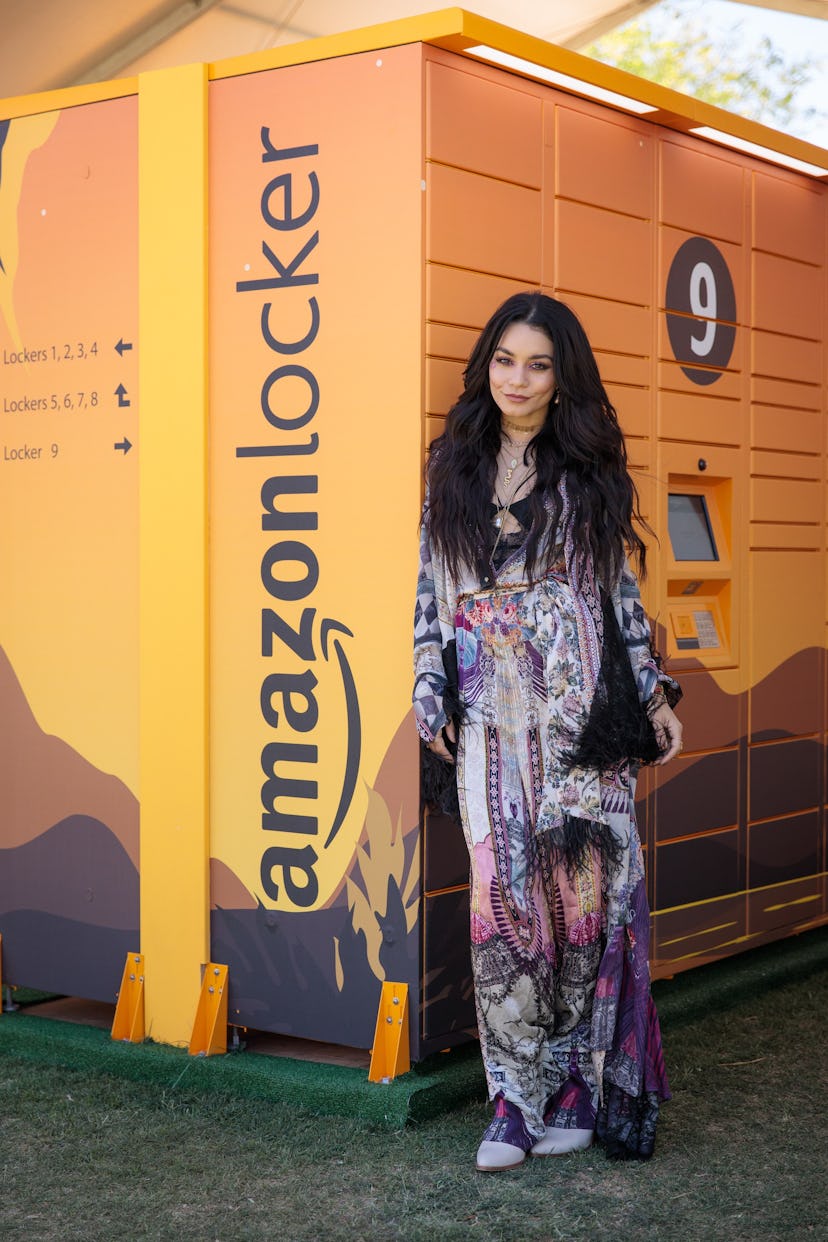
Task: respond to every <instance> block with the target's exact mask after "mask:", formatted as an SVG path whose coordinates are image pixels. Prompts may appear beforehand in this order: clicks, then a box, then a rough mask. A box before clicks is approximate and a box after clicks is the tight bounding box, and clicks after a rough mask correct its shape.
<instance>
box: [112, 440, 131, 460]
mask: <svg viewBox="0 0 828 1242" xmlns="http://www.w3.org/2000/svg"><path fill="white" fill-rule="evenodd" d="M112 447H113V448H114V449H120V450H121V451H122V453H123V455H124V457H126V455H127V453H128V452H129V450H130V449H131V448H132V445H131V444H130V442H129V440H128V439H127V438H126V436H124V438H123V440H121V441H120V443H119V444H113V445H112Z"/></svg>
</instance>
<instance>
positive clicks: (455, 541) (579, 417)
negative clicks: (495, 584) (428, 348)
mask: <svg viewBox="0 0 828 1242" xmlns="http://www.w3.org/2000/svg"><path fill="white" fill-rule="evenodd" d="M514 323H525V324H528V325H530V326H531V327H533V328H539V329H540V330H541V331H542V332H545V333H546V335H547V336H548V337H549V339H550V341H551V342H552V365H553V371H554V375H555V384H556V393H555V395H554V397H553V400H552V402H551V403H550V405H549V410H548V412H547V416H546V420H545V422H544V424H543V426H542V427H541V428H540V430H539V431H538V432H537V433H536V434H535V436H534V437H533V439H532V441H531V446H532V448H533V450H534V459H535V460H534V465H535V470H536V481H535V486H534V489H533V490H532V492H531V494H530V498H529V512H530V516H531V522H530V526H529V530H528V535H527V542H526V550H525V558H526V570H527V575H528V577H529V579H530V580H533V581H534V580H537V579H538V578H540V577H542V576H543V574H544V573H545V572H546V571H547V570H548V569H549V567H550V562H551V560H552V558H553V556H554V553H555V543H556V541H555V540H554V539H552V540H546V541H544V539H543V535H544V533H545V531H546V529H547V527H548V524H549V513H548V510H547V507H546V502H547V501H548V502H549V503H550V504H551V506H552V520H553V524H554V526H555V527H557V526H558V525H559V524H560V521H561V515H562V511H563V504H562V500H561V495H560V491H559V483H560V480H561V476H562V474H563V473H564V472H565V473H566V486H567V494H568V497H569V502H570V503H569V506H568V509H569V516H568V525H569V529H570V530H571V534H572V538H573V542H574V544H575V548H576V552H578V553H580V554H588V555H589V556H591V558H592V563H593V566H594V570H595V574H596V577H597V578H598V581H599V582H601V583H603V584H604V585H606V586H609V585H610V584H612V583H613V582H614V581H615V580H616V578H617V576H618V574H619V572H620V569H621V565H622V563H623V558H624V553H625V548H626V549H628V550H629V552H630V554H631V555H632V557H633V560H634V561H635V562H636V565H637V569H638V572H639V575H640V576H642V577H643V576H644V573H645V571H646V556H647V550H646V547H645V545H644V541H643V539H642V538H641V535H640V534H639V533H638V530H637V529H636V524H638V525H640V526H641V527H642V528H643V529H644V530H646V531H648V532H650V533H652V532H651V531H650V528H649V527H648V526H647V524H646V522H644V520H643V519H642V517H641V514H640V511H639V501H638V492H637V490H636V487H635V484H634V482H633V481H632V479H631V478H630V476H629V473H628V470H627V451H626V447H625V445H624V437H623V434H622V432H621V428H620V427H619V425H618V417H617V415H616V413H615V410H614V408H613V406H612V404H611V402H610V400H609V397H608V396H607V393H606V390H605V389H604V386H603V384H602V383H601V377H600V375H599V373H598V366H597V363H596V361H595V357H594V355H593V353H592V348H591V346H590V343H589V341H588V339H587V335H586V333H585V332H584V329H583V328H582V326H581V323H580V321H579V320H578V318H577V316H576V315H575V314H574V313H573V312H572V311H571V310H570V309H569V307H568V306H566V305H565V304H564V303H563V302H559V301H557V300H556V299H555V298H551V297H548V296H547V295H546V294H543V293H536V292H527V293H516V294H515V295H514V296H513V297H510V298H508V299H507V301H505V302H504V303H503V305H502V306H500V307H499V308H498V309H497V310H496V311H495V313H494V314H493V315H492V317H491V319H490V320H489V322H488V323H487V324H486V326H485V328H484V329H483V331H482V332H481V334H480V337H479V338H478V341H477V344H476V345H475V347H474V349H473V350H472V353H471V356H470V358H469V361H468V365H467V366H466V369H465V371H464V373H463V381H464V389H463V393H462V396H461V397H460V399H459V400H458V401H457V402H456V404H455V405H454V406H453V407H452V409H451V410H450V411H449V414H448V418H447V419H446V428H445V431H444V432H443V434H442V435H441V436H438V438H437V439H436V440H435V441H434V442H433V444H432V446H431V453H430V456H429V462H428V467H427V480H428V492H429V500H428V508H427V511H426V514H425V517H424V521H425V522H426V524H427V527H428V532H429V538H430V541H431V544H432V547H433V548H434V549H435V550H436V551H437V552H438V553H439V554H440V555H442V557H443V559H444V561H445V563H446V565H447V567H448V569H449V571H450V572H451V573H452V575H453V576H454V577H458V576H459V575H460V573H461V571H462V569H463V568H464V567H465V568H467V569H471V570H472V571H473V572H475V573H477V574H478V576H480V577H482V576H484V566H486V565H487V563H488V556H489V551H490V548H491V540H492V511H491V500H492V494H493V491H494V486H495V478H496V474H497V460H496V459H497V454H498V452H499V450H500V444H501V440H500V435H501V424H500V410H499V409H498V407H497V405H496V404H495V401H494V398H493V397H492V394H491V389H490V386H489V363H490V362H491V359H492V356H493V354H494V353H495V351H496V350H497V347H498V345H499V344H500V341H501V338H502V337H503V334H504V332H505V331H506V329H507V328H509V327H510V326H511V325H512V324H514ZM527 452H528V449H527ZM562 533H563V534H567V533H568V532H567V531H564V532H562Z"/></svg>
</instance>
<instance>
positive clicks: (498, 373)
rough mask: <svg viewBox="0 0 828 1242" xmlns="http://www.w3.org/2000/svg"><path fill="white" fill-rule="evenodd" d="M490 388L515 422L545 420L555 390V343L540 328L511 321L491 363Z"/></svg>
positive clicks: (499, 406) (501, 410)
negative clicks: (553, 362) (553, 357)
mask: <svg viewBox="0 0 828 1242" xmlns="http://www.w3.org/2000/svg"><path fill="white" fill-rule="evenodd" d="M489 387H490V388H491V392H492V396H493V397H494V400H495V404H496V405H497V408H498V409H499V410H500V412H501V414H503V415H505V417H506V418H508V419H509V420H510V421H511V422H514V423H525V424H526V425H527V426H534V425H535V424H537V423H542V422H543V421H544V419H545V418H546V412H547V410H548V409H549V402H550V401H551V400H552V394H553V392H554V391H555V372H554V370H553V367H552V342H551V341H550V339H549V337H548V336H547V335H546V333H545V332H544V331H542V330H541V329H540V328H533V327H530V325H529V324H528V323H513V324H510V325H509V327H508V328H507V329H506V331H505V332H504V333H503V335H502V337H501V338H500V340H499V342H498V346H497V349H496V350H495V351H494V353H493V354H492V360H491V362H490V363H489Z"/></svg>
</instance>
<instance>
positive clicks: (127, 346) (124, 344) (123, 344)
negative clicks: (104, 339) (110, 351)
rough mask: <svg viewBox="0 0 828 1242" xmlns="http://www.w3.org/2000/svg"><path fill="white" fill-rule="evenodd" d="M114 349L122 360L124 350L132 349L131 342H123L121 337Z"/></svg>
mask: <svg viewBox="0 0 828 1242" xmlns="http://www.w3.org/2000/svg"><path fill="white" fill-rule="evenodd" d="M115 348H116V349H117V351H118V353H119V354H120V355H121V357H122V358H123V356H124V350H125V349H132V341H125V340H124V338H123V337H121V339H120V340H119V341H118V344H117V345H116V346H115Z"/></svg>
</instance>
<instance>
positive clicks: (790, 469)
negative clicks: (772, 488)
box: [750, 449, 824, 480]
mask: <svg viewBox="0 0 828 1242" xmlns="http://www.w3.org/2000/svg"><path fill="white" fill-rule="evenodd" d="M750 472H751V474H753V475H771V476H772V477H773V478H775V479H820V480H821V479H822V476H823V473H824V464H823V460H822V457H821V456H819V457H810V456H805V455H804V454H802V453H771V452H768V451H766V450H765V449H754V451H753V452H752V453H751V455H750Z"/></svg>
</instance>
